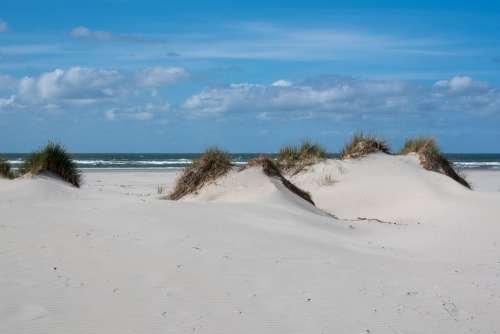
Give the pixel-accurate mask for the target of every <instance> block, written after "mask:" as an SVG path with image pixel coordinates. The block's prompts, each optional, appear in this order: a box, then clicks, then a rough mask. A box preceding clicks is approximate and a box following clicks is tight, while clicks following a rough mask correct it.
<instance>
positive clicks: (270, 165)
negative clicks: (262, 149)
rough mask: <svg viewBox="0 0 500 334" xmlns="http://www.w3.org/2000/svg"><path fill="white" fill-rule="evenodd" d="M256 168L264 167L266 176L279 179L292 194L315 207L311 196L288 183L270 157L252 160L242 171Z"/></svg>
mask: <svg viewBox="0 0 500 334" xmlns="http://www.w3.org/2000/svg"><path fill="white" fill-rule="evenodd" d="M255 166H260V167H262V171H263V172H264V174H266V175H267V176H269V177H274V178H277V179H278V180H280V181H281V183H282V184H283V185H284V186H285V187H286V188H287V189H288V190H290V191H291V192H292V193H294V194H295V195H297V196H299V197H300V198H302V199H304V200H306V201H307V202H309V203H311V204H312V205H315V204H314V202H313V200H312V198H311V195H310V194H309V193H308V192H306V191H304V190H302V189H300V188H299V187H297V186H296V185H294V184H293V183H291V182H290V181H288V180H287V179H286V178H285V177H284V176H283V174H281V170H280V167H279V166H278V165H277V164H276V163H275V162H274V161H273V160H272V159H270V158H269V157H267V156H261V157H259V158H256V159H252V160H250V161H249V162H248V164H247V165H246V166H244V167H242V170H244V169H246V168H250V167H255Z"/></svg>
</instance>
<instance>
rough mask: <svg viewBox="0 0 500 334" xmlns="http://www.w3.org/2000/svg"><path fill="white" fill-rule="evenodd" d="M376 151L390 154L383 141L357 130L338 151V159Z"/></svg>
mask: <svg viewBox="0 0 500 334" xmlns="http://www.w3.org/2000/svg"><path fill="white" fill-rule="evenodd" d="M376 152H382V153H386V154H390V153H391V149H390V147H389V145H388V144H387V143H386V142H385V141H383V140H381V139H379V138H377V137H375V136H368V135H364V134H363V133H362V132H359V133H357V134H355V135H354V136H353V137H352V139H351V141H350V142H349V143H347V144H346V146H345V147H344V149H343V150H342V152H341V153H340V159H342V160H345V159H356V158H361V157H363V156H366V155H368V154H370V153H376Z"/></svg>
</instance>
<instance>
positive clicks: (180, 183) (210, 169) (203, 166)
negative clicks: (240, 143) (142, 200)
mask: <svg viewBox="0 0 500 334" xmlns="http://www.w3.org/2000/svg"><path fill="white" fill-rule="evenodd" d="M232 167H233V165H232V164H231V158H230V156H229V154H228V153H227V152H224V151H222V150H220V149H218V148H217V147H212V148H209V149H207V150H206V151H205V152H204V153H203V155H202V156H201V157H200V159H198V160H195V161H194V162H193V163H192V164H191V165H190V166H188V167H186V168H185V169H184V173H182V175H181V176H180V177H179V179H178V180H177V183H176V185H175V189H174V191H172V192H171V193H170V194H169V195H168V199H172V200H178V199H180V198H182V197H184V196H186V195H188V194H192V193H196V192H197V191H198V190H199V189H200V188H201V187H203V186H204V185H205V184H207V183H209V182H211V181H214V180H216V179H217V178H219V177H221V176H223V175H225V174H227V173H228V172H229V171H230V170H231V168H232Z"/></svg>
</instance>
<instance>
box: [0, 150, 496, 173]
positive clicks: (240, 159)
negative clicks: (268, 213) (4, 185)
mask: <svg viewBox="0 0 500 334" xmlns="http://www.w3.org/2000/svg"><path fill="white" fill-rule="evenodd" d="M262 154H263V153H233V154H231V159H232V160H233V163H234V164H235V165H245V164H246V163H247V162H248V161H249V160H251V159H253V158H256V157H258V156H260V155H262ZM27 155H28V154H25V153H9V154H1V156H2V157H3V158H4V159H6V160H8V161H9V162H10V163H11V165H12V167H13V168H18V167H20V166H21V165H22V163H23V161H24V159H25V158H26V156H27ZM266 155H268V156H271V157H273V156H275V154H272V153H266ZM200 156H201V154H199V153H77V154H73V155H72V157H73V160H74V162H75V163H76V164H77V166H78V167H79V168H80V169H84V170H85V169H170V170H180V169H183V168H184V167H185V166H187V165H189V164H191V163H192V162H193V160H195V159H198V158H199V157H200ZM338 157H339V155H338V154H330V158H338ZM446 157H447V158H448V159H449V160H450V161H452V162H453V163H454V164H455V166H456V167H458V168H459V169H485V170H500V154H470V153H464V154H462V153H453V154H446Z"/></svg>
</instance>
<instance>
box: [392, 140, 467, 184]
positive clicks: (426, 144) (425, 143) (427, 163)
mask: <svg viewBox="0 0 500 334" xmlns="http://www.w3.org/2000/svg"><path fill="white" fill-rule="evenodd" d="M408 153H416V154H418V156H419V159H420V164H421V165H422V167H424V168H425V169H427V170H432V171H435V172H438V173H442V174H445V175H447V176H449V177H451V178H452V179H453V180H455V181H457V182H458V183H460V184H461V185H463V186H464V187H467V188H469V189H471V186H470V184H469V182H467V180H465V178H464V177H463V176H461V175H460V174H459V173H458V172H457V171H456V170H455V168H454V167H453V163H452V162H450V161H449V160H448V159H447V158H446V157H445V156H444V154H443V153H442V152H441V150H440V149H439V146H438V145H437V143H436V141H435V140H434V139H433V138H426V137H420V138H416V139H407V140H406V142H405V144H404V146H403V148H402V149H401V152H400V154H408Z"/></svg>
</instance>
